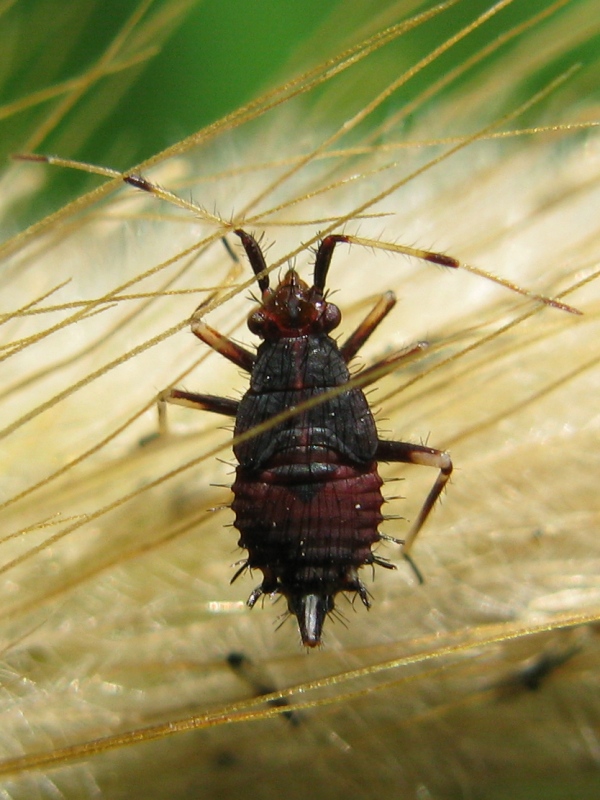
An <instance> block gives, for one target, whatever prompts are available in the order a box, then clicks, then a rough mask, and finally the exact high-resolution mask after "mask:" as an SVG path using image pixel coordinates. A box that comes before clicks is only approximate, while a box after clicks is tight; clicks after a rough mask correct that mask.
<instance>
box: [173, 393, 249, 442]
mask: <svg viewBox="0 0 600 800" xmlns="http://www.w3.org/2000/svg"><path fill="white" fill-rule="evenodd" d="M167 403H172V404H173V405H177V406H185V407H186V408H195V409H197V410H198V411H212V412H213V414H223V415H224V416H226V417H235V416H237V410H238V406H239V403H238V401H237V400H230V399H229V398H228V397H218V396H217V395H214V394H197V393H196V392H184V391H183V390H182V389H166V390H165V391H164V392H161V393H160V394H159V396H158V402H157V407H158V431H159V434H160V435H164V434H166V433H167Z"/></svg>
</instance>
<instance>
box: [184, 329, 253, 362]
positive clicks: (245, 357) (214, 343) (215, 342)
mask: <svg viewBox="0 0 600 800" xmlns="http://www.w3.org/2000/svg"><path fill="white" fill-rule="evenodd" d="M191 328H192V333H193V334H194V336H197V337H198V339H201V340H202V341H203V342H204V343H205V344H207V345H208V346H209V347H212V349H213V350H215V351H216V352H217V353H220V354H221V355H222V356H225V358H226V359H228V360H229V361H231V362H232V363H233V364H235V365H236V366H237V367H240V369H243V370H246V372H252V367H253V366H254V362H255V360H256V358H255V356H254V353H251V352H250V350H246V348H245V347H242V345H241V344H236V342H233V341H232V340H231V339H228V338H227V336H223V334H222V333H219V332H218V331H216V330H215V329H214V328H211V327H210V325H207V324H206V322H202V320H199V319H194V317H192V322H191Z"/></svg>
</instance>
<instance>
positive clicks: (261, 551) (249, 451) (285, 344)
mask: <svg viewBox="0 0 600 800" xmlns="http://www.w3.org/2000/svg"><path fill="white" fill-rule="evenodd" d="M235 233H236V234H237V235H238V236H239V237H240V239H241V241H242V244H243V246H244V249H245V251H246V253H247V255H248V259H249V261H250V264H251V266H252V268H253V270H254V273H255V274H256V275H257V276H259V277H258V285H259V288H260V291H261V293H262V302H261V304H260V306H259V307H258V308H257V309H256V310H255V311H254V312H252V314H251V315H250V317H249V319H248V326H249V328H250V330H251V331H252V332H253V333H255V334H257V335H258V336H259V337H260V338H261V339H262V340H263V341H262V343H261V344H260V346H259V347H258V350H257V353H256V355H254V354H253V353H251V352H250V351H249V350H246V349H245V348H244V347H242V346H241V345H239V344H236V343H235V342H233V341H231V340H230V339H227V338H226V337H224V336H222V335H221V334H219V333H218V332H217V331H215V330H214V329H212V328H210V327H209V326H208V325H207V324H206V323H204V322H202V321H200V320H195V319H193V321H192V331H193V333H194V334H195V335H196V336H197V337H198V338H199V339H201V340H202V341H203V342H206V344H208V345H210V346H211V347H212V348H213V349H214V350H216V351H217V352H218V353H220V354H221V355H223V356H225V357H226V358H227V359H229V360H230V361H232V362H233V363H234V364H236V365H237V366H238V367H241V368H242V369H243V370H245V371H247V372H249V373H250V387H249V389H248V391H247V392H246V394H245V395H244V396H243V397H242V399H241V400H240V401H239V402H238V401H235V400H230V399H227V398H223V397H216V396H213V395H205V394H196V393H192V392H186V391H181V390H179V389H171V390H170V391H168V392H166V393H164V394H163V396H162V398H161V399H162V400H163V401H167V402H171V403H177V404H179V405H185V406H189V407H193V408H198V409H203V410H206V411H213V412H215V413H217V414H224V415H226V416H231V417H235V434H234V435H235V436H239V435H240V434H243V433H246V432H247V431H251V430H252V429H253V428H254V427H255V426H257V425H259V424H260V423H263V422H265V421H267V420H269V419H271V418H272V417H274V416H276V415H277V414H280V413H281V412H284V411H286V410H289V409H291V408H294V407H296V406H298V405H299V404H301V403H303V402H306V401H307V400H309V399H311V398H315V397H318V396H319V395H321V394H324V393H325V392H327V391H328V390H331V389H332V388H334V387H341V386H344V385H345V384H347V382H348V381H349V379H350V375H349V372H348V367H347V364H348V362H349V361H350V360H351V359H352V358H353V357H354V356H355V355H356V353H357V352H358V351H359V349H360V348H361V347H362V345H363V344H364V342H365V341H366V340H367V338H368V337H369V336H370V335H371V333H373V331H374V330H375V328H376V327H377V326H378V325H379V324H380V322H381V321H382V320H383V319H384V317H385V316H387V314H388V313H389V312H390V311H391V309H392V308H393V306H394V304H395V302H396V299H395V297H394V295H393V294H392V293H391V292H387V293H386V294H385V295H383V296H382V298H381V299H380V300H379V301H378V302H377V304H376V305H375V306H374V308H373V309H372V310H371V312H370V313H369V314H368V315H367V317H365V319H364V320H363V322H362V323H361V324H360V325H359V326H358V328H357V329H356V331H355V332H354V333H353V334H352V335H351V336H350V337H349V338H348V339H347V340H346V341H345V342H344V343H343V344H342V345H341V346H338V344H337V343H336V341H335V340H334V339H333V338H332V337H331V336H330V335H329V334H330V333H331V331H332V330H334V328H336V327H337V326H338V325H339V323H340V320H341V313H340V310H339V309H338V308H337V306H335V305H334V304H333V303H330V302H328V301H327V300H326V299H325V295H324V292H325V280H326V277H327V271H328V269H329V264H330V261H331V256H332V254H333V251H334V248H335V246H336V244H338V243H340V242H348V243H350V242H351V241H352V238H351V237H348V236H343V235H331V236H327V237H325V238H324V239H323V241H322V242H321V243H320V245H319V247H318V250H317V253H316V259H315V270H314V283H313V286H310V287H309V286H308V285H307V284H306V283H305V282H304V281H302V280H301V279H300V278H299V277H298V275H297V273H296V272H295V270H293V269H291V270H289V272H287V274H286V275H285V276H284V278H283V280H282V281H281V283H280V284H279V286H278V287H277V288H276V289H274V290H273V289H271V288H270V285H269V278H268V277H267V276H265V275H264V274H262V273H263V272H264V270H265V269H266V263H265V259H264V256H263V254H262V251H261V249H260V246H259V245H258V243H257V242H256V240H255V239H254V238H253V237H252V236H251V235H250V234H248V233H246V232H245V231H243V230H236V231H235ZM442 258H444V257H442V256H439V257H438V258H437V260H438V262H439V261H440V260H441V259H442ZM432 260H433V258H432ZM446 265H447V266H455V265H456V264H455V263H453V262H452V260H451V259H447V261H446ZM423 346H424V345H423V344H417V345H416V346H415V347H412V348H410V349H408V350H405V351H402V352H400V353H397V354H395V355H394V356H392V357H390V358H388V359H386V360H385V362H380V363H379V364H376V365H374V366H373V367H371V368H370V369H367V370H365V371H363V373H362V378H363V385H366V384H368V383H371V382H373V381H374V380H376V379H377V377H378V376H379V375H380V373H381V367H382V365H384V364H385V365H392V364H397V363H400V362H401V361H402V360H403V359H406V358H407V357H408V356H410V355H413V354H414V353H415V352H418V351H419V350H420V349H421V348H422V347H423ZM370 373H372V376H371V374H370ZM233 451H234V454H235V456H236V458H237V460H238V466H237V468H236V479H235V482H234V484H233V487H232V489H233V494H234V501H233V504H232V508H233V510H234V511H235V514H236V517H235V523H234V524H235V527H236V528H237V529H238V531H239V532H240V539H239V545H240V547H242V548H244V549H246V550H247V552H248V557H247V559H246V560H245V561H244V563H243V565H242V567H241V568H240V569H239V570H238V571H237V573H236V574H235V575H234V577H233V579H232V580H235V579H236V578H237V577H238V576H239V575H240V574H241V573H242V572H244V571H245V570H246V569H251V570H260V571H261V572H262V575H263V580H262V582H261V584H260V585H259V586H257V587H256V588H255V589H254V591H253V592H252V594H251V595H250V597H249V598H248V605H249V606H251V607H252V606H254V604H255V603H256V601H257V600H258V598H259V597H261V595H265V594H268V595H274V594H282V595H284V597H285V598H286V600H287V604H288V609H289V611H290V613H292V614H294V615H295V616H296V618H297V620H298V625H299V628H300V635H301V637H302V642H303V643H304V645H306V646H308V647H315V646H316V645H319V644H320V643H321V636H322V629H323V622H324V620H325V617H326V616H327V615H328V614H329V613H330V612H332V611H333V608H334V605H335V597H336V595H337V594H338V593H339V592H349V593H356V594H358V596H359V597H360V599H361V600H362V602H363V603H364V605H365V606H367V607H369V605H370V603H369V595H368V592H367V589H366V588H365V586H364V584H363V583H362V581H361V580H360V579H359V577H358V570H359V569H360V567H362V566H364V565H365V564H379V565H380V566H383V567H387V568H392V569H393V565H392V564H390V563H389V562H387V561H386V560H384V559H381V558H379V557H378V556H377V555H375V554H374V553H373V552H372V547H373V545H374V544H376V543H377V542H379V541H381V540H382V539H384V538H389V537H385V536H384V535H383V534H381V533H379V531H378V526H379V524H380V523H381V521H382V519H383V517H382V515H381V511H380V509H381V505H382V503H383V497H382V494H381V485H382V480H381V478H380V477H379V474H378V471H377V464H378V461H400V462H404V463H411V464H422V465H425V466H430V467H435V468H437V469H438V470H439V474H438V477H437V480H436V481H435V483H434V485H433V487H432V489H431V491H430V492H429V495H428V496H427V498H426V500H425V503H424V504H423V507H422V508H421V511H420V513H419V514H418V516H417V519H416V520H415V522H414V523H413V526H412V528H411V530H410V532H409V534H408V537H407V539H406V542H405V545H404V554H405V555H407V554H408V550H409V548H410V545H411V544H412V543H413V541H414V539H415V537H416V535H417V534H418V532H419V530H420V529H421V527H422V525H423V523H424V522H425V520H426V519H427V516H428V515H429V512H430V511H431V509H432V507H433V505H434V503H435V501H436V500H437V498H438V497H439V495H440V493H441V491H442V490H443V488H444V486H445V484H446V482H447V481H448V478H449V477H450V473H451V472H452V462H451V460H450V457H449V456H448V454H447V453H444V452H442V451H440V450H436V449H434V448H432V447H425V446H423V445H417V444H410V443H408V442H394V441H382V440H381V439H379V438H378V435H377V430H376V427H375V422H374V419H373V415H372V413H371V410H370V408H369V405H368V403H367V400H366V398H365V395H364V393H363V391H362V389H361V388H357V387H349V388H348V389H346V390H342V391H341V392H340V393H338V394H335V395H334V396H330V397H328V398H325V399H324V400H323V401H322V402H320V403H317V404H315V405H313V406H312V407H310V408H307V409H306V410H304V411H300V412H299V413H298V414H295V415H294V416H292V417H290V418H288V419H286V420H285V421H281V422H279V423H277V424H274V425H273V427H270V428H269V429H268V430H265V431H264V432H262V433H259V434H258V435H256V436H254V437H252V438H249V439H246V440H245V441H242V442H240V443H237V444H234V447H233Z"/></svg>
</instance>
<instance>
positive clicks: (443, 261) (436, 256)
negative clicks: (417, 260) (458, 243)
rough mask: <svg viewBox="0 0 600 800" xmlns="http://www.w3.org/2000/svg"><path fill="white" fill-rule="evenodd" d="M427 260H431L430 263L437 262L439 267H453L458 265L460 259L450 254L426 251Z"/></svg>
mask: <svg viewBox="0 0 600 800" xmlns="http://www.w3.org/2000/svg"><path fill="white" fill-rule="evenodd" d="M427 261H431V263H432V264H439V265H440V266H441V267H454V268H455V269H456V268H457V267H460V261H457V259H456V258H452V256H445V255H444V254H443V253H428V254H427Z"/></svg>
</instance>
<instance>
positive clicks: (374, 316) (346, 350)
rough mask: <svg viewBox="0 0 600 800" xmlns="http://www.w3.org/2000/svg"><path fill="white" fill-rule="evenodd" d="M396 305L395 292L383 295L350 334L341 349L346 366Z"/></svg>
mask: <svg viewBox="0 0 600 800" xmlns="http://www.w3.org/2000/svg"><path fill="white" fill-rule="evenodd" d="M395 305H396V295H395V294H394V293H393V292H385V294H382V295H381V297H380V298H379V300H378V301H377V303H376V304H375V305H374V306H373V308H372V309H371V310H370V311H369V313H368V314H367V316H366V317H365V318H364V319H363V321H362V322H361V323H360V325H359V326H358V328H357V329H356V330H355V331H354V332H353V333H351V334H350V336H349V337H348V338H347V339H346V341H345V342H344V344H343V345H342V346H341V347H340V352H341V354H342V358H343V359H344V361H345V362H346V364H347V363H348V362H349V361H350V359H352V358H354V356H355V355H356V354H357V353H358V351H359V350H360V348H361V347H362V346H363V344H364V343H365V342H366V341H367V339H368V338H369V336H370V335H371V334H372V333H373V331H374V330H375V328H376V327H377V326H378V325H379V323H380V322H382V321H383V320H384V319H385V318H386V317H387V315H388V314H389V313H390V311H391V310H392V308H393V307H394V306H395Z"/></svg>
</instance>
